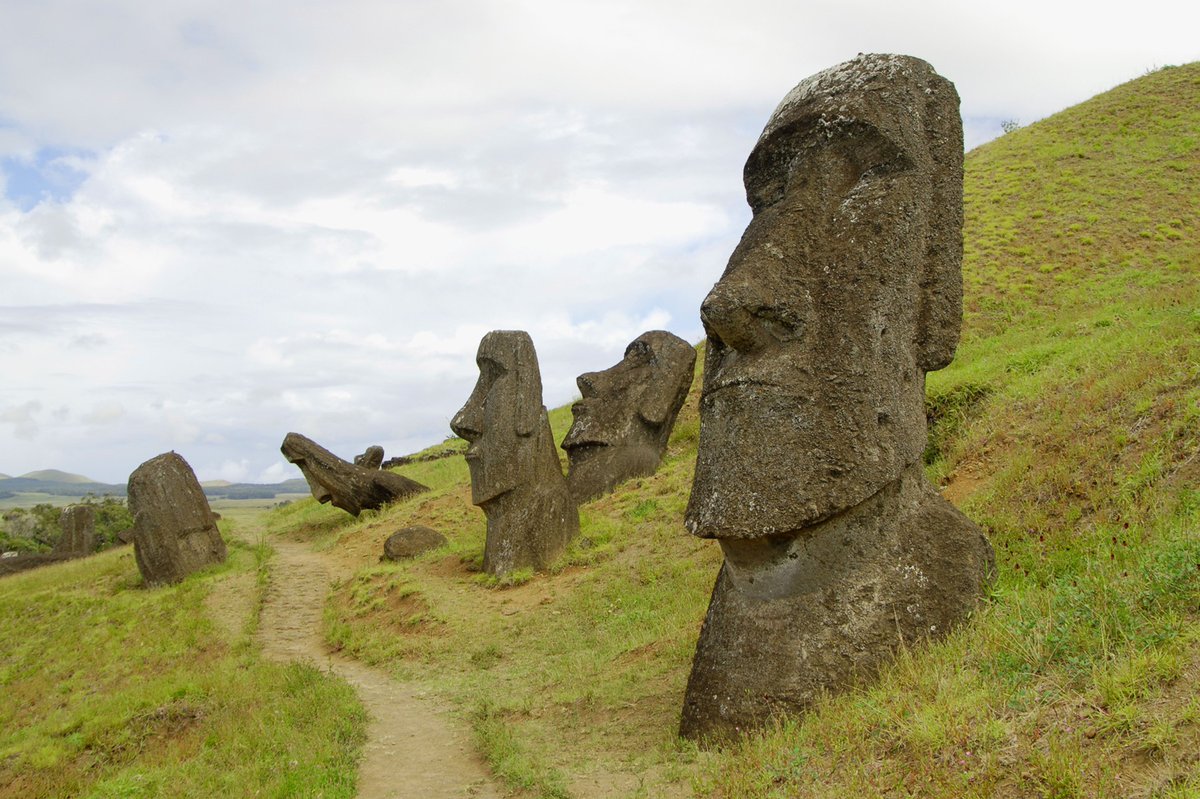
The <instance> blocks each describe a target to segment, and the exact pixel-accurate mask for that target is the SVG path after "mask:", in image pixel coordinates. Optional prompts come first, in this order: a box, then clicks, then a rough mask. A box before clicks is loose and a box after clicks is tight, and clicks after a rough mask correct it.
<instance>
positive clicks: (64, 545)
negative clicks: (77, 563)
mask: <svg viewBox="0 0 1200 799" xmlns="http://www.w3.org/2000/svg"><path fill="white" fill-rule="evenodd" d="M59 525H60V526H61V527H62V535H61V536H59V539H58V541H57V542H56V543H55V544H54V552H55V554H60V555H72V556H74V557H83V556H84V555H90V554H92V552H94V551H95V549H96V509H95V508H93V507H92V506H91V505H68V506H67V507H65V508H63V512H62V514H61V515H60V516H59Z"/></svg>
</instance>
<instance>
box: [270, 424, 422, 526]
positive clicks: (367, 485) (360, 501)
mask: <svg viewBox="0 0 1200 799" xmlns="http://www.w3.org/2000/svg"><path fill="white" fill-rule="evenodd" d="M279 449H280V451H281V452H283V456H284V457H285V458H287V459H288V461H290V462H291V463H294V464H296V465H297V466H299V467H300V471H301V472H303V473H304V479H305V480H306V481H308V487H309V490H310V491H312V495H313V497H314V498H315V499H316V500H317V501H318V502H321V503H329V504H331V505H333V506H334V507H335V508H341V509H342V510H344V511H346V512H347V513H350V514H352V515H354V516H357V515H359V514H360V513H362V512H363V511H364V510H375V509H378V508H382V507H383V506H384V505H386V504H388V503H389V502H395V501H397V500H400V499H404V498H406V497H410V496H412V495H413V494H419V493H421V492H422V491H428V490H429V489H428V488H427V487H426V486H423V485H421V484H420V483H418V482H417V481H416V480H410V479H408V478H407V477H403V476H401V475H398V474H394V473H392V472H388V471H383V470H381V469H377V468H376V469H367V468H364V467H362V466H356V465H354V464H353V463H348V462H346V461H344V460H342V459H341V458H339V457H338V456H337V455H334V454H333V453H332V452H330V451H329V450H327V449H325V448H324V447H322V446H321V445H320V444H318V443H316V442H315V441H313V440H312V439H309V438H305V437H304V436H302V435H300V434H299V433H288V434H287V435H286V436H284V439H283V445H282V446H281V447H280V448H279ZM369 451H370V450H368V452H369ZM379 454H380V456H381V459H382V455H383V452H382V450H380V453H379Z"/></svg>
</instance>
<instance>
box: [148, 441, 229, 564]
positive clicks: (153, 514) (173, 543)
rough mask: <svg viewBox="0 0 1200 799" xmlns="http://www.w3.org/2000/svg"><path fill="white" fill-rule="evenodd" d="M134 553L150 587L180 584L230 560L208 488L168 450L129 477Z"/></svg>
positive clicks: (190, 468)
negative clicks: (216, 564) (187, 577)
mask: <svg viewBox="0 0 1200 799" xmlns="http://www.w3.org/2000/svg"><path fill="white" fill-rule="evenodd" d="M127 491H128V496H129V512H130V514H131V515H132V516H133V552H134V558H135V560H136V561H137V565H138V571H140V572H141V574H142V579H143V580H145V582H146V583H147V584H148V585H157V584H160V583H175V582H179V581H180V580H182V579H183V578H184V577H186V576H187V575H189V574H191V573H192V572H194V571H197V570H198V569H201V568H204V567H205V566H208V565H210V564H213V563H220V562H222V561H224V560H225V542H224V541H223V540H222V539H221V534H220V532H218V531H217V522H216V519H214V518H213V512H212V509H211V508H209V506H208V498H207V497H205V496H204V489H202V488H201V487H200V482H199V481H198V480H197V479H196V474H195V472H193V471H192V467H191V466H189V465H188V462H187V461H185V460H184V459H183V457H182V456H181V455H179V454H177V453H175V452H165V453H163V454H162V455H158V456H156V457H153V458H151V459H150V460H148V461H146V462H145V463H143V464H142V465H141V466H139V467H137V468H136V469H134V470H133V473H132V474H131V475H129V485H128V488H127Z"/></svg>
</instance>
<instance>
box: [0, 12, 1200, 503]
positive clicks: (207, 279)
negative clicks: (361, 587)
mask: <svg viewBox="0 0 1200 799" xmlns="http://www.w3.org/2000/svg"><path fill="white" fill-rule="evenodd" d="M1197 30H1200V4H1197V3H1193V2H1182V0H1180V1H1175V0H1170V1H1168V0H1142V2H1139V3H1129V2H1127V0H1122V2H1107V1H1106V0H1092V1H1090V2H1055V1H1054V0H1039V2H1028V1H1027V0H1008V2H1004V3H967V2H958V1H957V0H955V1H954V2H950V1H949V0H934V1H932V2H910V1H907V0H891V1H890V2H884V1H882V0H830V1H829V2H825V1H824V0H791V1H790V2H775V1H774V0H740V2H738V3H733V2H728V0H726V1H725V2H710V0H688V1H687V2H682V1H679V2H676V0H630V1H628V2H627V1H626V0H602V1H597V2H575V1H574V0H509V1H508V2H484V1H483V0H386V1H383V0H380V1H378V2H371V1H368V0H338V2H326V1H325V0H286V2H280V1H279V0H256V1H255V2H250V3H247V2H244V0H237V2H232V1H231V0H204V1H203V2H200V1H199V0H162V2H153V3H148V2H145V0H107V1H106V2H104V3H95V2H84V1H83V0H0V473H2V474H7V475H13V476H15V475H20V474H23V473H26V472H29V471H33V470H39V469H49V468H55V469H63V470H66V471H70V472H76V473H81V474H84V475H87V476H88V477H91V478H93V479H96V480H100V481H102V482H109V483H123V482H125V480H126V479H127V478H128V475H129V473H130V472H131V471H132V470H133V469H135V468H136V467H137V466H138V465H139V464H140V463H142V462H143V461H145V460H147V459H149V458H151V457H153V456H155V455H157V454H159V453H161V452H165V451H167V450H172V449H173V450H175V451H177V452H179V453H180V454H182V455H183V456H184V457H185V458H186V459H187V460H188V462H189V463H190V464H191V465H192V467H193V469H194V470H195V471H196V473H197V475H198V476H199V477H200V479H202V480H210V479H226V480H232V481H246V482H278V481H280V480H284V479H288V478H291V477H298V476H300V473H299V470H297V469H296V468H295V467H293V466H291V465H289V464H287V463H286V462H285V461H284V460H283V457H282V455H281V454H280V452H279V445H280V443H281V442H282V440H283V437H284V435H285V434H286V433H287V432H289V431H296V432H300V433H303V434H305V435H307V436H309V437H310V438H313V439H315V440H316V441H318V442H320V443H322V444H323V445H325V446H326V447H327V448H329V449H331V450H333V451H334V452H335V453H337V454H339V455H341V456H342V457H345V458H350V457H351V456H353V455H355V454H357V453H359V452H361V451H362V450H364V449H365V448H366V447H367V446H368V445H370V444H380V445H382V446H383V447H384V448H385V450H386V452H387V454H388V455H389V456H392V455H400V454H406V453H409V452H412V451H415V450H418V449H420V448H423V447H425V446H428V445H430V444H434V443H437V442H439V441H441V440H443V439H445V438H446V437H447V436H449V435H450V429H449V426H448V425H449V421H450V419H451V417H452V416H453V415H454V413H455V412H456V411H457V410H458V408H459V407H461V406H462V404H463V403H464V402H465V401H466V399H467V397H468V396H469V395H470V393H471V389H472V386H473V385H474V383H475V379H476V377H477V375H478V371H477V369H476V366H475V362H474V357H475V350H476V348H477V346H478V343H479V339H480V338H481V337H482V336H483V334H484V333H486V332H487V331H489V330H493V329H520V330H527V331H529V333H530V334H531V336H532V337H533V340H534V343H535V346H536V348H537V351H538V356H539V360H540V364H541V371H542V381H543V386H544V400H545V403H546V405H547V406H548V407H554V406H557V405H561V404H563V403H565V402H569V401H570V400H571V399H573V398H574V397H575V396H577V390H576V386H575V377H576V376H577V375H579V374H581V373H583V372H587V371H595V370H599V369H604V368H607V367H608V366H610V365H612V364H613V363H615V362H616V361H618V360H619V359H620V358H621V355H622V352H623V351H624V348H625V346H626V345H627V344H628V343H629V342H630V341H632V340H633V339H634V338H636V337H637V336H638V335H639V334H640V333H642V332H643V331H646V330H650V329H666V330H670V331H672V332H674V333H676V334H677V335H680V336H682V337H684V338H686V339H688V340H689V341H693V342H695V341H699V340H700V339H701V338H702V337H703V329H702V327H701V324H700V320H699V305H700V301H701V300H702V299H703V297H704V295H705V294H706V293H707V291H708V289H709V288H710V287H711V286H712V284H713V283H714V282H715V281H716V280H717V279H718V278H719V277H720V274H721V271H722V270H723V268H724V266H725V262H726V260H727V259H728V257H729V253H730V252H731V251H732V249H733V247H734V245H735V244H736V242H737V240H738V238H739V237H740V235H741V232H742V230H743V229H744V227H745V225H746V223H747V221H748V220H749V216H750V214H749V210H748V208H747V207H746V203H745V197H744V190H743V188H742V185H741V174H742V164H743V163H744V161H745V158H746V156H747V155H748V154H749V152H750V149H751V147H752V146H753V144H754V142H755V140H756V138H757V137H758V134H759V132H760V131H761V130H762V127H763V125H764V123H765V122H766V120H767V118H768V117H769V115H770V114H771V112H772V110H773V109H774V107H775V105H776V104H777V103H778V102H779V100H780V99H781V98H782V97H783V96H784V95H785V94H786V93H787V92H788V90H789V89H790V88H791V87H792V86H793V85H795V84H796V83H798V82H799V81H800V80H801V79H803V78H805V77H807V76H809V75H811V74H813V73H815V72H818V71H820V70H822V69H825V68H827V67H830V66H833V65H834V64H837V63H840V62H842V61H845V60H848V59H850V58H853V57H854V56H855V55H856V54H857V53H859V52H894V53H907V54H910V55H916V56H919V57H921V58H924V59H925V60H927V61H929V62H930V63H931V64H933V66H934V67H935V68H936V69H937V70H938V72H940V73H941V74H942V75H944V76H946V77H948V78H949V79H950V80H952V81H953V82H954V83H955V84H956V86H957V87H958V92H959V94H960V96H961V98H962V115H963V123H964V131H965V139H966V145H967V148H968V149H970V148H972V147H975V146H977V145H979V144H982V143H984V142H987V141H989V140H990V139H992V138H994V137H996V136H997V135H1000V134H1001V128H1000V123H1001V122H1002V121H1004V120H1018V121H1020V122H1021V123H1022V124H1029V123H1032V122H1034V121H1036V120H1038V119H1041V118H1043V117H1046V116H1048V115H1050V114H1053V113H1054V112H1056V111H1059V110H1061V109H1063V108H1066V107H1069V106H1071V105H1074V104H1076V103H1079V102H1082V101H1084V100H1086V99H1088V98H1089V97H1092V96H1094V95H1095V94H1097V93H1100V92H1102V91H1105V90H1107V89H1109V88H1112V87H1113V86H1115V85H1117V84H1120V83H1123V82H1125V81H1127V80H1131V79H1133V78H1136V77H1138V76H1140V75H1142V74H1145V73H1146V72H1147V71H1150V70H1153V69H1155V68H1158V67H1161V66H1164V65H1168V64H1181V63H1187V62H1190V61H1195V60H1197V59H1200V39H1197V37H1196V31H1197Z"/></svg>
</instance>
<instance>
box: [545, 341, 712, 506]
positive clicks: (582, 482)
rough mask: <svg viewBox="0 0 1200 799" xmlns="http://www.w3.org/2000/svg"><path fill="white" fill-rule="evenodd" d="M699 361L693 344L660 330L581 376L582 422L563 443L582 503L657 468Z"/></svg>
mask: <svg viewBox="0 0 1200 799" xmlns="http://www.w3.org/2000/svg"><path fill="white" fill-rule="evenodd" d="M695 367H696V350H695V349H694V348H693V347H692V345H690V344H688V343H687V342H686V341H684V340H683V339H681V338H679V336H676V335H673V334H671V333H668V332H666V331H665V330H652V331H650V332H649V333H643V334H642V335H640V336H638V337H637V338H635V339H634V340H633V341H632V342H631V343H630V345H629V346H628V347H626V348H625V357H624V358H622V359H621V362H620V363H618V364H617V365H615V366H613V367H611V368H609V369H605V370H604V371H603V372H587V373H585V374H582V375H580V376H579V377H578V378H577V379H576V381H575V382H576V384H577V385H578V386H579V392H580V394H582V396H583V398H582V399H581V400H579V401H578V402H576V403H575V404H574V405H573V406H571V413H572V414H573V415H574V417H575V421H574V423H573V424H572V425H571V429H570V430H569V431H567V436H566V438H564V439H563V444H562V446H563V449H564V450H566V451H567V459H568V460H569V462H570V470H569V471H568V473H567V483H568V485H569V486H570V488H571V495H572V496H573V497H574V498H575V501H576V502H586V501H587V500H589V499H594V498H596V497H598V496H601V495H602V494H607V493H608V492H610V491H612V490H613V488H614V487H615V486H616V485H617V483H620V482H622V481H623V480H628V479H629V478H631V477H643V476H646V475H650V474H654V470H655V469H657V468H658V464H659V461H661V460H662V456H663V452H665V451H666V449H667V439H669V438H670V437H671V429H672V428H673V427H674V426H675V417H676V416H678V415H679V409H680V408H681V407H683V401H684V400H685V399H687V393H688V389H689V388H691V387H692V377H693V375H694V374H695Z"/></svg>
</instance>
